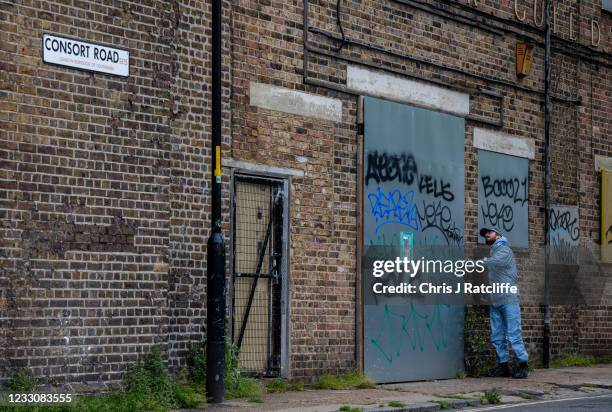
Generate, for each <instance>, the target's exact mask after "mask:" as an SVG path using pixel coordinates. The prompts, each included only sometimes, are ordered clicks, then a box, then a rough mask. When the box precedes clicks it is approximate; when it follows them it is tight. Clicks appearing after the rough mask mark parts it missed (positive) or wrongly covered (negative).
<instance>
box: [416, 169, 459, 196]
mask: <svg viewBox="0 0 612 412" xmlns="http://www.w3.org/2000/svg"><path fill="white" fill-rule="evenodd" d="M419 192H420V193H423V192H425V193H427V194H433V195H434V197H442V199H444V200H446V201H449V202H452V201H453V200H455V195H454V194H453V193H452V192H451V190H450V183H444V180H442V179H440V182H438V180H437V179H434V178H433V176H431V175H421V176H420V177H419Z"/></svg>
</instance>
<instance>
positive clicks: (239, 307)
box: [232, 176, 285, 376]
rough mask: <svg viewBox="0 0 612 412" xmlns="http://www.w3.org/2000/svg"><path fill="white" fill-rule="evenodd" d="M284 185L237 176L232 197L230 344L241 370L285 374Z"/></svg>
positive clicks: (266, 374) (278, 182)
mask: <svg viewBox="0 0 612 412" xmlns="http://www.w3.org/2000/svg"><path fill="white" fill-rule="evenodd" d="M283 188H284V184H283V181H279V180H276V179H267V178H261V177H254V176H235V178H234V197H233V248H232V250H233V253H232V259H233V262H232V263H233V305H232V315H233V316H232V318H233V320H232V335H233V336H232V338H233V342H234V344H235V345H236V346H237V347H238V348H239V366H240V368H241V369H242V370H244V371H247V372H249V373H252V374H256V375H261V376H278V375H279V373H280V370H281V344H282V339H281V337H282V333H283V328H282V323H283V320H282V312H283V311H282V310H281V307H282V301H283V286H284V285H283V283H284V281H283V279H284V276H283V267H284V265H283V262H284V260H283V251H284V250H285V248H284V239H285V236H283V230H284V227H285V225H284V217H283V209H284V193H283Z"/></svg>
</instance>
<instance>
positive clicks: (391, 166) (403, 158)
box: [365, 151, 455, 202]
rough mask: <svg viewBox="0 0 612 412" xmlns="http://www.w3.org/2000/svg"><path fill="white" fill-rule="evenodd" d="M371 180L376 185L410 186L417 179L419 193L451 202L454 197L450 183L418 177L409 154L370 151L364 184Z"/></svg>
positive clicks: (413, 159)
mask: <svg viewBox="0 0 612 412" xmlns="http://www.w3.org/2000/svg"><path fill="white" fill-rule="evenodd" d="M371 179H373V180H374V181H375V182H376V183H380V182H392V181H397V182H399V183H405V184H406V185H408V186H410V185H412V184H413V183H415V182H416V181H417V179H418V187H419V192H420V193H426V194H430V195H433V196H434V197H436V198H438V197H441V198H442V199H444V200H446V201H448V202H452V201H453V200H455V195H454V193H453V192H452V190H451V185H450V183H445V182H444V180H443V179H436V178H435V177H433V176H431V175H426V174H423V175H419V172H418V168H417V163H416V160H415V158H414V156H413V155H412V154H411V153H402V154H388V153H379V152H378V151H372V152H369V153H368V157H367V165H366V175H365V184H366V186H367V185H368V184H369V183H370V180H371Z"/></svg>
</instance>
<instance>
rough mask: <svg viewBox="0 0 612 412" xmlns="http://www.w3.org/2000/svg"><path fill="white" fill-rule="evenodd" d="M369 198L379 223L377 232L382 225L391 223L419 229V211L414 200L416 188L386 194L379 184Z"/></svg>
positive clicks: (373, 214)
mask: <svg viewBox="0 0 612 412" xmlns="http://www.w3.org/2000/svg"><path fill="white" fill-rule="evenodd" d="M368 200H369V201H370V206H371V208H372V211H371V212H372V216H374V218H375V219H376V223H378V226H377V227H376V233H378V230H379V229H380V228H381V227H382V226H384V225H386V224H390V223H393V224H399V225H404V226H408V227H409V228H411V229H413V230H419V211H418V210H417V207H416V204H415V202H414V190H410V191H408V192H406V193H404V194H402V192H401V191H400V190H399V189H395V190H392V191H390V192H389V193H388V194H385V192H384V191H383V190H382V189H381V188H380V186H379V187H377V188H376V192H375V193H369V194H368Z"/></svg>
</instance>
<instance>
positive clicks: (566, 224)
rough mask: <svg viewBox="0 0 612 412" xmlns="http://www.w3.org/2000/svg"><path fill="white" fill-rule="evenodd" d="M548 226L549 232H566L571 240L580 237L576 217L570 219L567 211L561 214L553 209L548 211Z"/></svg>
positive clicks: (570, 215) (570, 216) (569, 213)
mask: <svg viewBox="0 0 612 412" xmlns="http://www.w3.org/2000/svg"><path fill="white" fill-rule="evenodd" d="M548 225H549V230H550V231H555V230H563V231H566V232H567V233H568V234H569V236H570V238H571V239H572V240H578V238H579V237H580V226H579V225H578V217H574V218H573V219H572V214H571V212H570V211H569V210H567V211H565V212H561V211H559V210H556V209H554V208H552V209H550V219H549V221H548Z"/></svg>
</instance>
